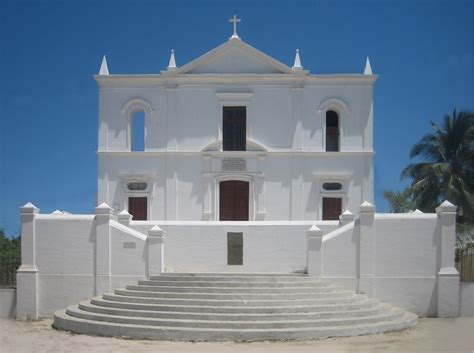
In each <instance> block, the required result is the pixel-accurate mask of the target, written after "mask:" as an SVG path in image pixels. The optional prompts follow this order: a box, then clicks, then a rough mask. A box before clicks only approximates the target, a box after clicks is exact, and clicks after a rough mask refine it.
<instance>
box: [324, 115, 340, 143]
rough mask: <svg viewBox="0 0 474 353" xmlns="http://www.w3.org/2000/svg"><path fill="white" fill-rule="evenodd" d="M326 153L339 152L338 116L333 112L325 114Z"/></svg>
mask: <svg viewBox="0 0 474 353" xmlns="http://www.w3.org/2000/svg"><path fill="white" fill-rule="evenodd" d="M326 151H329V152H336V151H339V116H338V115H337V113H336V112H335V111H334V110H328V111H327V112H326Z"/></svg>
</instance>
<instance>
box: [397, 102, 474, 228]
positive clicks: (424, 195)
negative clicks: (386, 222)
mask: <svg viewBox="0 0 474 353" xmlns="http://www.w3.org/2000/svg"><path fill="white" fill-rule="evenodd" d="M431 126H432V128H433V129H434V132H433V133H428V134H426V135H425V136H423V137H422V139H421V140H420V141H419V142H418V143H417V144H415V145H414V146H413V147H412V149H411V151H410V158H411V159H413V158H420V159H422V160H423V161H422V162H420V163H412V164H409V165H408V166H407V167H406V168H405V169H404V170H403V171H402V178H411V179H412V183H411V189H412V192H413V194H412V195H413V202H414V204H415V206H416V207H417V208H419V209H420V210H422V211H430V212H433V210H434V209H435V208H436V206H438V205H439V204H440V202H442V201H443V200H444V199H446V200H449V201H450V202H452V203H454V204H455V205H457V206H459V209H458V214H459V215H462V216H463V217H462V218H463V219H464V221H465V222H468V223H472V222H473V221H474V115H473V113H472V112H467V111H461V112H459V113H456V110H454V112H453V115H452V116H450V115H448V114H447V115H445V116H444V119H443V123H442V125H441V126H440V125H438V124H436V123H434V122H431Z"/></svg>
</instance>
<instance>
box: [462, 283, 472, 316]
mask: <svg viewBox="0 0 474 353" xmlns="http://www.w3.org/2000/svg"><path fill="white" fill-rule="evenodd" d="M460 311H461V316H474V282H461V309H460Z"/></svg>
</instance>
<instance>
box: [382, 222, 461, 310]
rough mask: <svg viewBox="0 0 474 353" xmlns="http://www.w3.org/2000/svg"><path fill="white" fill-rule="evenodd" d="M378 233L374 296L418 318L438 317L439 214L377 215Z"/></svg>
mask: <svg viewBox="0 0 474 353" xmlns="http://www.w3.org/2000/svg"><path fill="white" fill-rule="evenodd" d="M375 231H376V237H375V250H374V257H375V281H374V284H375V290H374V296H375V297H376V298H378V299H380V300H382V301H386V302H388V303H390V304H393V305H396V306H400V307H403V308H404V309H406V310H409V311H411V312H414V313H416V314H417V315H419V316H436V313H437V301H436V300H437V299H436V298H437V288H436V280H437V273H438V271H439V267H440V262H439V260H440V259H439V253H440V251H439V246H440V238H441V235H440V225H439V222H438V219H437V216H436V214H420V215H418V214H401V215H396V214H393V215H383V214H380V215H376V216H375ZM453 256H454V254H453Z"/></svg>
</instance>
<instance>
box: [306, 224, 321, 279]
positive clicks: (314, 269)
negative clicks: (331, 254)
mask: <svg viewBox="0 0 474 353" xmlns="http://www.w3.org/2000/svg"><path fill="white" fill-rule="evenodd" d="M322 239H323V231H322V230H321V229H319V228H318V227H317V226H316V225H313V226H311V228H309V229H308V230H307V231H306V263H307V271H308V274H309V275H310V276H311V277H317V278H321V275H322V260H323V257H322Z"/></svg>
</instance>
